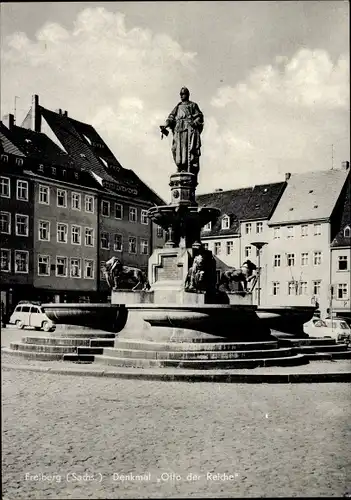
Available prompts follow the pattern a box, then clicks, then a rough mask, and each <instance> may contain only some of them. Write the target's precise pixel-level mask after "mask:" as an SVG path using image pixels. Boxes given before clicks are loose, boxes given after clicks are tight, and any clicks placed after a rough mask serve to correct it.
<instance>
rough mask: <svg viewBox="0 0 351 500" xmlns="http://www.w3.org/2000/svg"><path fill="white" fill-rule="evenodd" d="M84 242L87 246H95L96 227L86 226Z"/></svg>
mask: <svg viewBox="0 0 351 500" xmlns="http://www.w3.org/2000/svg"><path fill="white" fill-rule="evenodd" d="M84 244H85V246H86V247H93V246H94V229H92V228H91V227H86V228H85V235H84Z"/></svg>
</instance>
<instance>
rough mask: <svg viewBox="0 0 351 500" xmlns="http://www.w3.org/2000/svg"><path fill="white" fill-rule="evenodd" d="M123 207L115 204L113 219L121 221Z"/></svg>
mask: <svg viewBox="0 0 351 500" xmlns="http://www.w3.org/2000/svg"><path fill="white" fill-rule="evenodd" d="M122 218H123V206H122V205H121V204H120V203H115V219H119V220H122Z"/></svg>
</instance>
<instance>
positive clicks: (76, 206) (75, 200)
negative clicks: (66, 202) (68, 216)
mask: <svg viewBox="0 0 351 500" xmlns="http://www.w3.org/2000/svg"><path fill="white" fill-rule="evenodd" d="M80 209H81V195H80V193H72V210H80Z"/></svg>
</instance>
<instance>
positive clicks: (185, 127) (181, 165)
mask: <svg viewBox="0 0 351 500" xmlns="http://www.w3.org/2000/svg"><path fill="white" fill-rule="evenodd" d="M189 97H190V92H189V90H188V89H187V88H186V87H183V88H182V89H181V90H180V98H181V102H179V103H178V104H177V105H176V107H175V108H174V109H173V111H172V112H171V113H170V115H169V116H168V118H167V120H166V123H165V124H164V125H161V126H160V129H161V134H162V137H163V135H166V136H167V135H168V130H167V129H168V128H169V129H170V130H172V132H173V142H172V155H173V159H174V163H175V164H176V165H177V170H178V172H189V173H192V174H195V178H197V174H198V172H199V169H200V155H201V139H200V135H201V132H202V130H203V127H204V116H203V114H202V112H201V111H200V108H199V106H198V105H197V104H196V102H192V101H190V100H189Z"/></svg>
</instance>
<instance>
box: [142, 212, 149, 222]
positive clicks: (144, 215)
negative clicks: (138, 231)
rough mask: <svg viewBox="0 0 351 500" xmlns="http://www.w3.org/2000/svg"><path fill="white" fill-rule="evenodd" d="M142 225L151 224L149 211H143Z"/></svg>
mask: <svg viewBox="0 0 351 500" xmlns="http://www.w3.org/2000/svg"><path fill="white" fill-rule="evenodd" d="M141 223H142V224H149V217H148V216H147V210H142V211H141Z"/></svg>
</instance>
